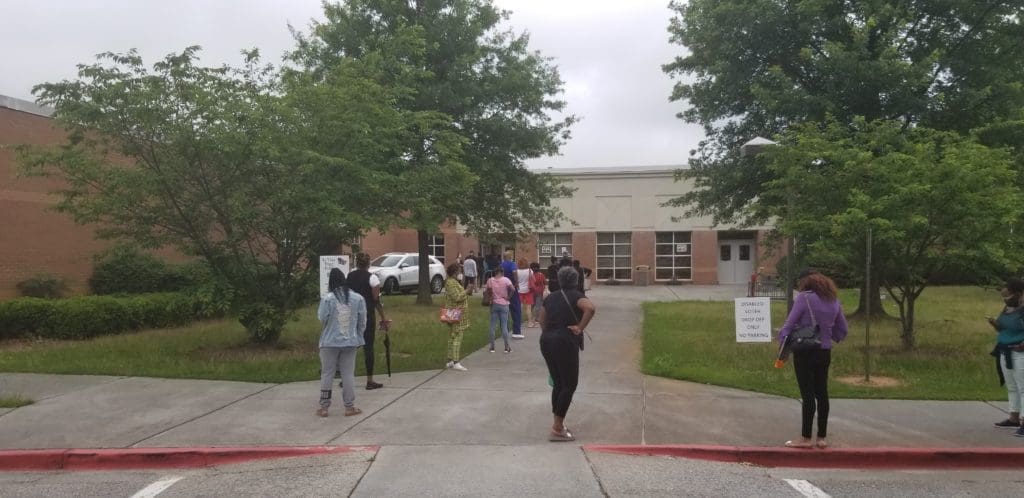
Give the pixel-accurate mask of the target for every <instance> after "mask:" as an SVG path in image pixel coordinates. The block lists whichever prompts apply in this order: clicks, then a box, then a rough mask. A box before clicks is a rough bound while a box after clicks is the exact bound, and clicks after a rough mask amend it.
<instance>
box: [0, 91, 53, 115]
mask: <svg viewBox="0 0 1024 498" xmlns="http://www.w3.org/2000/svg"><path fill="white" fill-rule="evenodd" d="M0 107H4V108H7V109H11V110H15V111H20V112H26V113H29V114H35V115H36V116H43V117H46V118H48V117H50V116H52V115H53V111H54V110H53V108H50V107H44V106H41V105H39V104H36V103H35V102H29V101H27V100H21V99H17V98H14V97H8V96H6V95H0Z"/></svg>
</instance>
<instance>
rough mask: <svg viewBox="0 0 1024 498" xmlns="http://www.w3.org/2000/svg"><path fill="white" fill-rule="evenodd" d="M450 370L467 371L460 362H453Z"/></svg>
mask: <svg viewBox="0 0 1024 498" xmlns="http://www.w3.org/2000/svg"><path fill="white" fill-rule="evenodd" d="M452 370H458V371H460V372H465V371H468V370H469V369H468V368H466V367H464V366H462V363H459V362H455V364H454V365H452Z"/></svg>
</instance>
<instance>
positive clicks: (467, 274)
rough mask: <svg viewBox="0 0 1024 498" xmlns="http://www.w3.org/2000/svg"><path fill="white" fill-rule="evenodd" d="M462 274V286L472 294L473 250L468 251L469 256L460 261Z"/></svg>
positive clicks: (474, 264)
mask: <svg viewBox="0 0 1024 498" xmlns="http://www.w3.org/2000/svg"><path fill="white" fill-rule="evenodd" d="M462 276H463V282H462V287H463V288H465V289H466V292H468V293H469V294H470V295H472V294H473V290H474V289H476V258H474V257H473V251H469V257H468V258H466V260H465V261H463V262H462Z"/></svg>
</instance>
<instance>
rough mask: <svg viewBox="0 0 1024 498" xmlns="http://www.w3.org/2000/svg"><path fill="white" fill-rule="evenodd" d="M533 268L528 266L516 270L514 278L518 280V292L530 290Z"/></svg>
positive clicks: (524, 292) (527, 292)
mask: <svg viewBox="0 0 1024 498" xmlns="http://www.w3.org/2000/svg"><path fill="white" fill-rule="evenodd" d="M532 273H533V270H530V269H529V268H527V269H525V270H516V279H517V280H518V281H519V293H520V294H529V292H530V277H531V276H532V275H531V274H532Z"/></svg>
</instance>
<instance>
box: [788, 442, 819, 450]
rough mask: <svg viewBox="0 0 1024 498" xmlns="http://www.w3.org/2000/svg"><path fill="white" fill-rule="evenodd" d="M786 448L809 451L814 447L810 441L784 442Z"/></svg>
mask: <svg viewBox="0 0 1024 498" xmlns="http://www.w3.org/2000/svg"><path fill="white" fill-rule="evenodd" d="M786 447H787V448H802V449H810V448H813V447H814V444H812V443H811V442H810V441H807V442H804V441H786Z"/></svg>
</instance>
